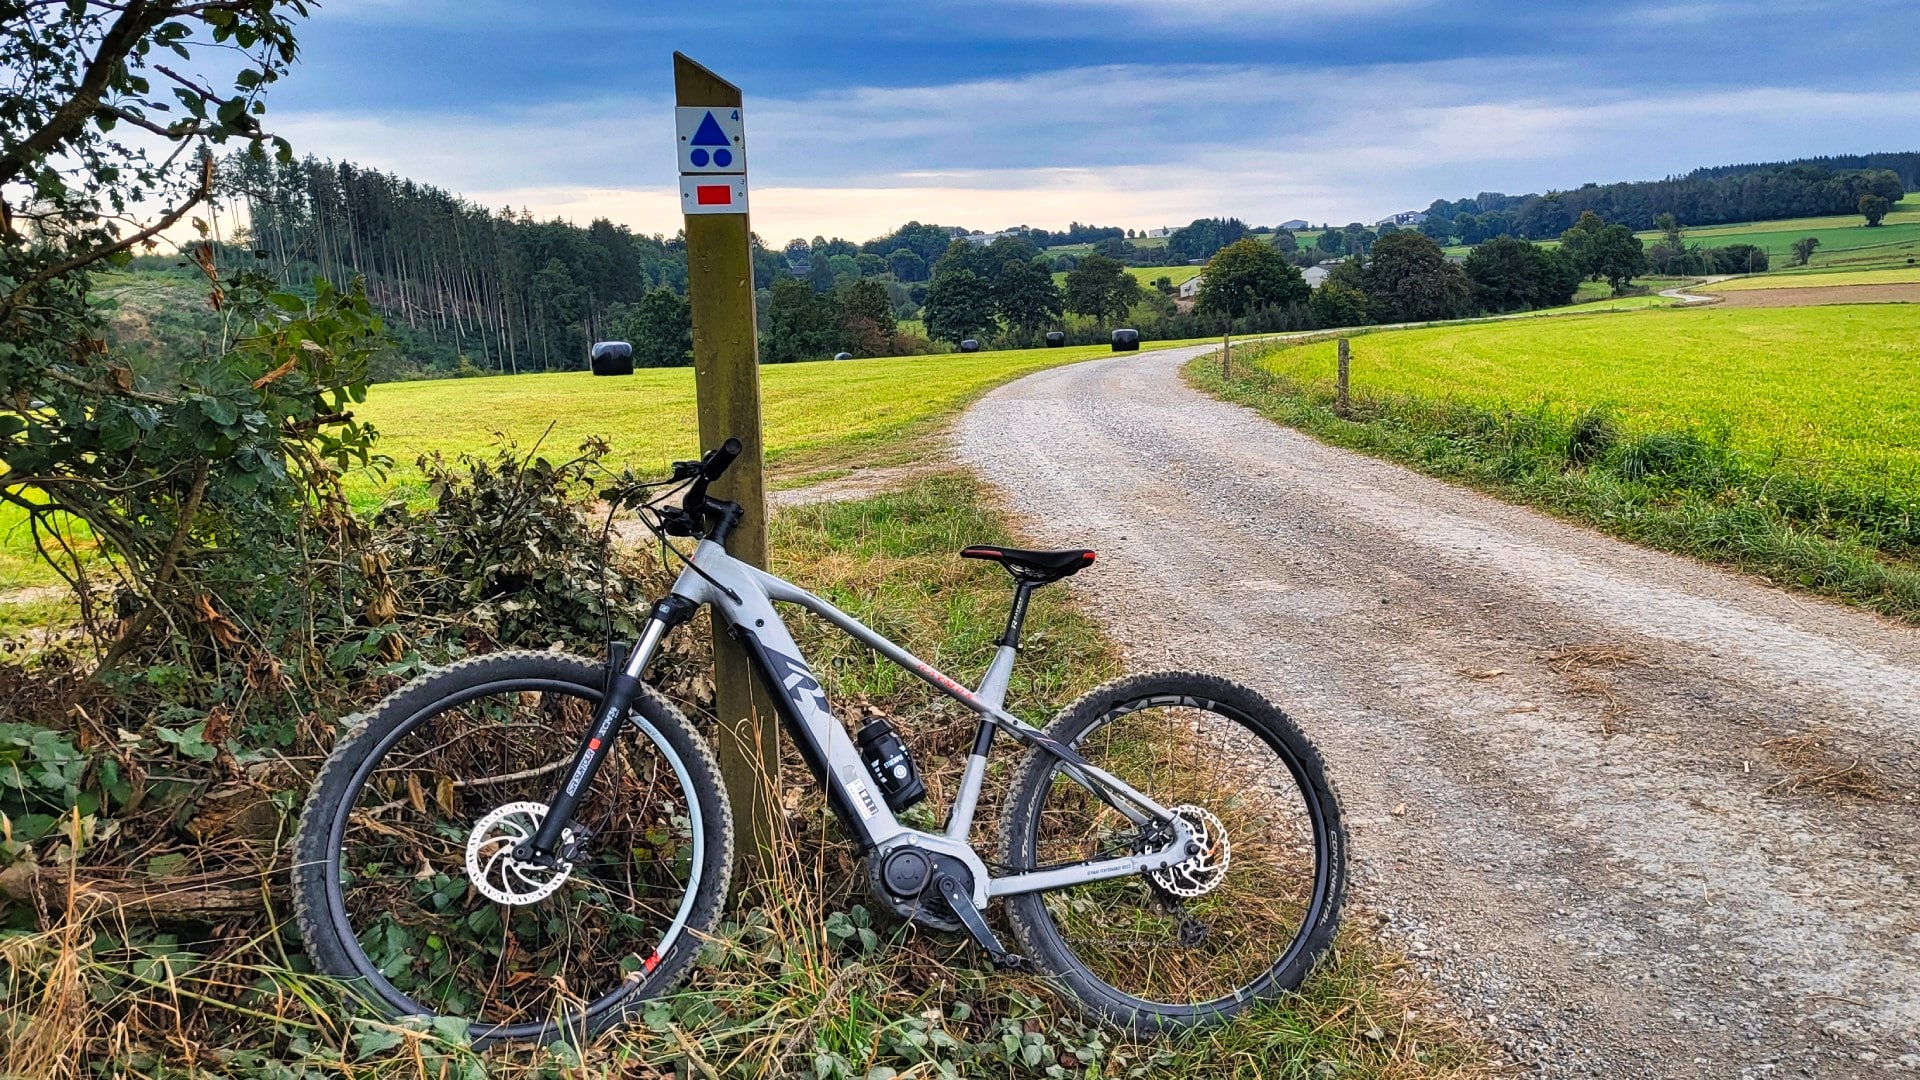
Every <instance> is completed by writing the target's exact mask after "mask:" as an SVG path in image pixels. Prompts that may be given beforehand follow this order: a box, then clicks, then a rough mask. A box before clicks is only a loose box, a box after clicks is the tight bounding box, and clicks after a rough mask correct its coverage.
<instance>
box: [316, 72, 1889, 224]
mask: <svg viewBox="0 0 1920 1080" xmlns="http://www.w3.org/2000/svg"><path fill="white" fill-rule="evenodd" d="M1583 77H1584V73H1583V72H1581V71H1580V69H1579V68H1578V67H1577V66H1575V65H1571V64H1560V63H1549V62H1540V61H1518V62H1516V61H1479V60H1462V61H1448V62H1443V63H1431V64H1408V65H1381V66H1376V67H1370V68H1358V69H1355V68H1344V69H1327V70H1311V69H1303V68H1281V69H1275V68H1259V67H1252V66H1243V65H1221V66H1188V67H1178V68H1174V67H1165V66H1158V67H1146V66H1140V67H1135V66H1129V65H1115V66H1103V67H1090V68H1074V69H1067V70H1062V71H1055V72H1048V73H1043V74H1038V75H1033V76H1027V77H1022V78H1009V79H982V80H976V81H971V82H964V83H958V84H953V85H946V86H923V87H908V88H900V89H882V88H871V87H869V88H856V89H852V90H845V91H833V92H826V93H820V94H813V95H807V96H803V97H797V98H787V99H758V100H756V99H754V98H752V97H751V96H750V97H749V99H748V110H747V113H748V132H749V150H748V158H749V160H750V162H751V163H752V168H753V178H754V184H755V189H754V193H753V197H752V199H753V203H752V204H753V208H754V226H755V228H756V229H757V230H758V231H759V232H760V233H761V235H763V236H765V237H767V238H768V239H770V240H782V239H785V238H786V237H789V236H795V235H806V236H812V235H814V234H816V233H821V234H827V235H836V234H837V235H845V236H848V237H852V238H855V239H862V238H865V237H867V236H872V235H876V234H878V233H880V232H883V231H885V230H886V229H888V228H891V227H892V226H894V225H897V224H898V223H900V222H901V221H904V220H906V219H908V218H918V219H920V220H922V221H939V222H942V223H947V224H965V225H973V226H976V227H983V228H993V227H998V226H1003V225H1011V224H1016V223H1025V224H1030V225H1046V226H1057V225H1063V224H1065V223H1066V222H1067V221H1069V220H1075V219H1077V220H1080V221H1098V222H1101V223H1107V224H1120V225H1129V226H1135V227H1147V226H1154V225H1163V224H1179V223H1183V222H1185V221H1187V220H1190V219H1191V218H1193V217H1197V216H1201V215H1206V214H1222V213H1224V214H1235V215H1237V216H1240V217H1242V218H1245V219H1247V220H1249V221H1252V222H1256V223H1261V222H1265V223H1271V222H1274V221H1280V220H1284V219H1286V218H1291V217H1305V218H1308V219H1309V220H1313V221H1322V220H1332V221H1336V222H1338V221H1348V220H1356V219H1358V220H1372V219H1374V218H1376V217H1379V216H1381V215H1383V214H1385V213H1389V212H1392V211H1395V210H1402V209H1407V208H1410V207H1416V206H1425V205H1426V203H1427V202H1429V201H1430V200H1432V199H1433V198H1435V197H1438V196H1448V197H1457V196H1461V195H1470V194H1473V193H1474V192H1477V191H1481V190H1507V191H1529V190H1540V189H1544V188H1547V187H1555V186H1559V187H1568V186H1575V185H1577V184H1578V183H1580V182H1582V181H1586V180H1599V181H1605V180H1622V179H1644V178H1649V177H1656V176H1660V175H1665V174H1667V173H1671V172H1682V171H1685V170H1687V169H1690V168H1693V167H1695V166H1699V165H1708V164H1719V163H1724V162H1731V161H1749V160H1761V159H1767V158H1779V157H1794V156H1801V155H1805V154H1811V153H1835V152H1849V151H1862V150H1868V149H1883V148H1888V147H1894V146H1906V145H1912V144H1915V143H1916V142H1920V119H1916V118H1920V92H1915V91H1898V92H1878V91H1874V92H1869V91H1864V90H1863V91H1857V92H1854V91H1812V90H1804V89H1800V88H1795V87H1755V88H1747V89H1740V90H1730V91H1725V92H1719V93H1708V94H1690V95H1673V96H1667V95H1664V94H1659V93H1648V92H1641V91H1620V90H1614V89H1610V88H1607V87H1605V86H1595V85H1591V84H1585V85H1583ZM280 116H281V124H282V126H283V127H284V128H288V129H290V134H292V135H293V136H294V139H295V145H296V146H298V147H299V148H300V149H301V150H302V151H304V152H313V153H317V154H320V155H323V156H330V157H336V158H346V159H350V160H354V161H358V162H361V163H362V164H366V165H371V166H375V167H379V168H384V169H389V170H392V171H395V172H399V173H401V174H403V175H406V176H410V177H413V178H414V179H417V180H421V181H424V182H427V183H432V184H436V185H439V186H442V187H446V188H450V189H452V190H455V191H458V192H460V193H462V194H464V195H466V196H467V197H469V198H472V199H474V200H476V201H479V202H482V203H485V204H487V205H491V206H499V205H502V204H506V203H511V204H512V205H514V206H530V207H532V209H533V210H534V211H535V212H536V213H539V214H554V213H558V214H563V215H566V216H569V217H574V218H576V219H581V220H584V219H585V218H588V217H591V216H596V215H601V214H604V215H606V216H609V217H613V218H615V219H616V220H620V221H624V222H626V223H628V224H631V225H633V226H635V227H636V228H640V229H643V230H645V231H648V232H654V231H659V232H673V231H674V230H676V229H677V228H678V227H679V218H678V213H677V199H676V198H675V196H674V178H673V164H672V162H673V153H672V149H671V146H672V135H671V131H672V122H671V112H670V110H669V108H668V104H667V103H666V102H665V101H664V100H647V99H603V100H598V101H590V102H582V103H576V104H573V105H567V106H555V105H549V106H543V107H540V108H537V109H527V110H519V111H514V112H509V113H501V114H453V113H441V114H425V113H397V114H390V115H386V116H376V117H371V118H359V117H353V118H348V117H342V116H331V115H324V114H312V113H308V114H294V113H281V114H280Z"/></svg>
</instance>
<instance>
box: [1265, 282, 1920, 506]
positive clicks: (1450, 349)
mask: <svg viewBox="0 0 1920 1080" xmlns="http://www.w3.org/2000/svg"><path fill="white" fill-rule="evenodd" d="M1913 326H1914V317H1913V314H1912V312H1911V311H1906V310H1903V309H1901V308H1899V307H1895V306H1887V305H1864V304H1863V305H1836V306H1829V307H1811V308H1775V309H1763V308H1746V309H1739V310H1719V309H1715V308H1693V309H1667V310H1651V311H1643V312H1637V313H1634V314H1632V315H1630V316H1591V317H1589V316H1564V317H1559V318H1551V319H1515V320H1511V321H1508V322H1500V323H1490V324H1478V325H1472V326H1459V327H1435V328H1432V329H1422V330H1406V331H1398V332H1391V333H1382V334H1372V335H1368V336H1366V337H1363V338H1356V339H1354V342H1353V363H1352V372H1353V374H1352V383H1353V386H1354V387H1355V388H1356V389H1361V388H1364V389H1365V390H1366V391H1368V392H1375V393H1378V392H1385V393H1394V394H1409V395H1414V396H1418V397H1423V398H1439V399H1453V400H1459V401H1464V402H1468V403H1471V404H1475V405H1482V406H1496V407H1521V406H1528V405H1532V404H1535V403H1545V404H1550V405H1557V406H1563V407H1568V408H1585V407H1587V406H1590V405H1598V404H1610V405H1613V406H1616V407H1617V408H1618V409H1619V412H1620V415H1621V417H1622V419H1623V421H1625V423H1626V424H1627V425H1628V426H1629V427H1630V428H1631V427H1639V428H1645V429H1656V428H1657V429H1667V428H1691V427H1696V426H1700V425H1706V426H1724V427H1725V428H1726V430H1727V431H1728V433H1729V435H1730V436H1731V438H1732V440H1733V442H1734V444H1735V445H1737V446H1739V447H1741V448H1743V449H1748V450H1754V451H1760V452H1767V453H1773V452H1778V453H1781V454H1784V455H1786V456H1788V457H1791V458H1795V459H1798V460H1801V461H1806V462H1815V463H1818V464H1820V465H1821V466H1823V467H1827V468H1834V469H1841V470H1845V471H1847V472H1853V473H1858V474H1862V475H1868V476H1871V475H1882V474H1884V472H1885V471H1887V470H1892V471H1894V472H1896V473H1899V474H1901V475H1905V476H1908V477H1912V478H1920V338H1917V337H1916V335H1915V334H1914V333H1913V332H1912V331H1913ZM1265 364H1266V366H1267V368H1268V370H1270V371H1272V372H1274V373H1275V374H1279V375H1285V376H1288V377H1290V378H1293V379H1296V380H1300V381H1303V382H1313V381H1324V380H1330V379H1331V378H1332V377H1333V371H1334V349H1333V346H1332V345H1331V344H1330V343H1326V344H1314V345H1308V346H1303V347H1301V348H1296V349H1286V350H1282V351H1280V352H1277V353H1274V354H1273V355H1271V356H1270V357H1269V358H1268V359H1267V360H1266V361H1265Z"/></svg>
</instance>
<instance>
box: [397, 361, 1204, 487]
mask: <svg viewBox="0 0 1920 1080" xmlns="http://www.w3.org/2000/svg"><path fill="white" fill-rule="evenodd" d="M1177 344H1180V342H1154V343H1152V344H1150V345H1148V346H1146V347H1147V348H1165V347H1169V346H1172V345H1177ZM1109 351H1110V350H1109V348H1108V347H1107V346H1104V345H1082V346H1073V347H1069V348H1063V349H1009V350H1003V351H999V352H982V353H970V354H964V353H945V354H936V355H932V356H898V357H879V358H874V359H865V360H839V361H820V362H815V363H800V364H769V365H767V366H765V367H762V368H761V369H760V399H761V409H762V428H763V431H764V437H765V440H766V446H767V459H768V464H769V465H770V466H771V467H773V468H774V469H776V470H777V471H780V472H783V473H786V474H789V475H790V476H796V477H799V478H805V477H810V476H815V475H819V474H821V473H824V472H831V471H834V470H836V469H837V468H839V467H843V466H844V464H845V463H846V462H848V461H852V460H855V459H858V460H859V461H860V462H862V463H863V464H869V465H871V464H884V463H886V462H888V461H892V460H899V459H904V458H908V457H911V456H913V455H915V454H916V453H917V452H918V450H919V447H918V446H916V445H914V444H913V440H914V439H915V438H916V437H918V436H920V435H923V434H924V433H925V431H926V430H927V425H929V424H932V423H937V422H938V421H939V420H940V419H942V418H944V417H946V416H949V415H951V414H952V413H953V412H955V411H956V410H958V409H960V408H961V407H963V406H964V405H966V404H967V403H968V402H969V401H972V400H973V399H974V398H975V397H977V396H979V395H980V394H982V393H984V392H985V391H987V390H988V389H990V388H992V387H994V386H998V385H999V384H1001V383H1003V382H1006V381H1008V380H1010V379H1015V378H1018V377H1019V376H1021V375H1025V374H1028V373H1029V372H1034V371H1038V370H1040V369H1042V368H1045V367H1051V366H1053V365H1056V364H1064V363H1071V362H1073V361H1076V360H1085V359H1088V358H1089V357H1093V356H1102V355H1106V354H1107V353H1108V352H1109ZM360 415H361V416H362V417H363V418H364V419H366V420H367V421H369V422H371V423H372V424H373V425H374V426H375V427H377V428H378V429H379V431H380V447H381V450H382V451H383V452H384V453H386V454H387V455H389V456H390V457H392V458H393V460H394V462H395V463H396V465H399V466H401V471H400V472H399V473H398V474H397V475H398V476H400V477H403V478H404V477H406V476H409V475H411V474H410V472H409V471H407V468H406V467H407V466H408V465H410V464H411V462H412V461H413V460H414V459H415V458H417V457H419V456H420V455H422V454H431V453H439V454H445V455H448V456H451V455H454V454H458V453H466V452H475V451H480V450H484V449H486V448H487V447H488V445H489V444H490V443H493V442H497V441H500V440H501V439H502V438H504V439H505V440H509V441H511V442H513V443H516V444H518V445H520V446H531V445H533V444H534V443H536V442H540V441H541V440H542V439H544V440H545V442H546V444H547V445H549V446H553V447H558V448H563V449H571V448H573V447H574V446H577V445H578V444H579V443H580V441H581V440H582V439H585V438H587V437H588V436H599V437H601V438H605V439H606V440H607V441H608V443H609V444H611V449H612V453H611V454H610V456H609V458H608V463H609V464H612V465H616V466H619V465H626V466H631V467H632V468H634V469H635V470H638V471H643V472H644V471H650V470H652V471H658V470H661V469H664V468H665V467H666V465H667V464H668V463H669V462H671V461H673V460H675V459H678V458H689V457H694V456H697V453H698V449H699V447H698V441H699V439H698V435H697V434H696V424H695V417H694V386H693V371H692V369H690V368H651V369H643V370H641V371H638V372H636V373H635V374H633V375H631V376H625V377H615V378H595V377H594V376H592V375H590V374H588V373H586V372H564V373H555V374H547V375H518V376H512V377H508V378H494V379H468V380H437V381H433V382H412V383H388V384H383V385H380V386H376V387H374V388H373V390H372V392H371V393H369V394H368V395H367V402H366V404H365V406H363V407H362V409H361V410H360ZM549 427H551V430H549Z"/></svg>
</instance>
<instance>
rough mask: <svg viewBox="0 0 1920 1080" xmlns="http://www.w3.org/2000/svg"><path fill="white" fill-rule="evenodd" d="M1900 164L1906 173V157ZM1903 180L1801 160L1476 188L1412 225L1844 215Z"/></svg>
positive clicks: (1451, 231)
mask: <svg viewBox="0 0 1920 1080" xmlns="http://www.w3.org/2000/svg"><path fill="white" fill-rule="evenodd" d="M1887 157H1888V158H1889V159H1890V160H1891V159H1903V158H1906V157H1920V155H1887ZM1904 168H1905V169H1906V170H1907V172H1908V175H1909V177H1910V176H1911V172H1912V169H1913V165H1912V163H1911V162H1908V163H1905V165H1904ZM1908 183H1909V181H1903V180H1902V178H1901V173H1900V172H1899V171H1898V170H1894V169H1887V168H1861V169H1835V168H1830V167H1828V166H1826V165H1822V164H1813V163H1806V162H1789V163H1784V164H1769V165H1748V166H1723V167H1721V168H1716V169H1696V170H1695V171H1693V172H1691V173H1688V174H1687V175H1685V176H1679V177H1669V178H1668V179H1665V180H1651V181H1636V182H1630V183H1617V184H1588V185H1586V186H1584V187H1581V188H1578V189H1575V190H1572V191H1550V192H1547V193H1546V194H1544V195H1503V194H1500V193H1498V192H1482V193H1481V194H1479V195H1476V196H1474V197H1473V198H1471V199H1456V200H1453V201H1451V202H1449V201H1447V200H1445V199H1439V200H1436V201H1435V202H1434V203H1433V204H1432V205H1431V206H1429V207H1428V208H1427V219H1426V220H1425V221H1424V222H1422V223H1421V225H1420V226H1419V228H1420V231H1421V232H1423V233H1425V234H1427V235H1428V236H1430V237H1432V238H1434V239H1435V240H1438V241H1440V242H1441V243H1443V244H1444V243H1449V242H1453V241H1456V240H1457V241H1458V242H1459V243H1463V244H1477V243H1480V242H1481V241H1483V240H1487V239H1491V238H1493V237H1495V236H1517V237H1520V238H1522V239H1528V240H1544V239H1549V238H1552V237H1555V236H1558V235H1560V233H1562V232H1564V231H1565V230H1566V229H1568V228H1569V227H1571V226H1572V225H1573V223H1574V222H1575V221H1577V220H1578V219H1579V217H1580V215H1581V214H1583V213H1588V212H1591V213H1595V214H1598V215H1600V216H1601V217H1602V218H1605V219H1606V220H1608V221H1612V222H1617V223H1619V224H1622V225H1625V226H1627V227H1628V228H1630V229H1636V230H1639V229H1651V228H1654V227H1656V221H1657V220H1658V218H1659V217H1660V215H1661V214H1671V215H1673V216H1674V218H1675V219H1677V220H1679V221H1681V222H1683V223H1685V224H1687V225H1690V226H1702V225H1724V224H1729V223H1732V222H1738V221H1763V220H1774V219H1781V218H1794V217H1818V216H1823V215H1830V214H1852V213H1856V212H1859V208H1860V200H1861V198H1862V197H1863V196H1867V195H1873V196H1878V197H1880V198H1884V199H1886V200H1887V201H1888V202H1889V203H1894V202H1898V201H1899V200H1900V198H1901V197H1902V196H1903V195H1905V194H1906V190H1907V184H1908Z"/></svg>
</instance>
